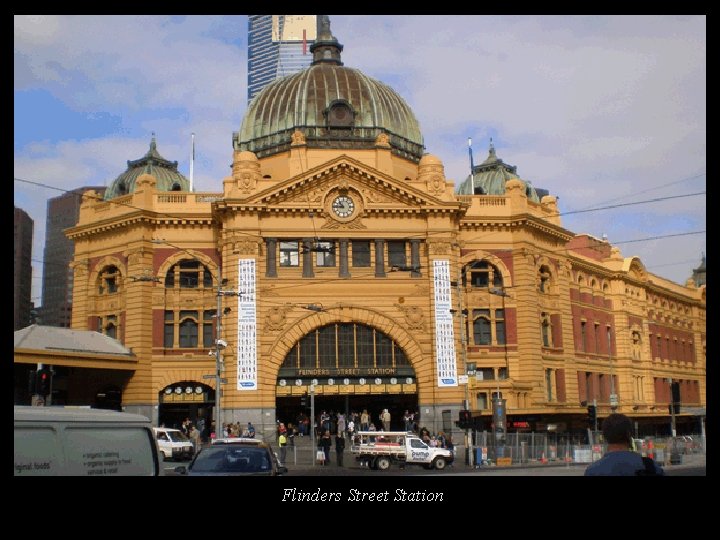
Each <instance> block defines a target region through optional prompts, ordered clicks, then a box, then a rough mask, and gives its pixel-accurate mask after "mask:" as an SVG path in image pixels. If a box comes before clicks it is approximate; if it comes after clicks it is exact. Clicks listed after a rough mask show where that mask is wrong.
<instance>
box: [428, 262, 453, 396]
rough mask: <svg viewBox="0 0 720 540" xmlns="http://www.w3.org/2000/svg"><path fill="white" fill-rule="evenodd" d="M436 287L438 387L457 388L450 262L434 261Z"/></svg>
mask: <svg viewBox="0 0 720 540" xmlns="http://www.w3.org/2000/svg"><path fill="white" fill-rule="evenodd" d="M433 283H434V286H435V356H436V358H437V377H438V386H457V385H458V380H457V361H456V358H455V336H454V331H453V316H452V313H451V312H450V309H451V308H452V295H451V293H450V261H446V260H441V261H433Z"/></svg>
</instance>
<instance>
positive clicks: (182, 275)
mask: <svg viewBox="0 0 720 540" xmlns="http://www.w3.org/2000/svg"><path fill="white" fill-rule="evenodd" d="M165 287H166V288H168V289H172V288H177V287H179V288H181V289H198V288H203V289H212V287H213V276H212V273H211V272H210V269H209V268H208V267H207V266H206V265H204V264H202V263H201V262H200V261H197V260H194V259H182V260H181V261H179V262H177V263H175V264H174V265H172V266H171V267H170V268H169V269H168V271H167V274H165Z"/></svg>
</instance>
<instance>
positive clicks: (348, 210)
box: [332, 195, 355, 218]
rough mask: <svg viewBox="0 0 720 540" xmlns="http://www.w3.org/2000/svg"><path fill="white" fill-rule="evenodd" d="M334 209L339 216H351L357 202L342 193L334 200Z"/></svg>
mask: <svg viewBox="0 0 720 540" xmlns="http://www.w3.org/2000/svg"><path fill="white" fill-rule="evenodd" d="M332 209H333V212H335V214H336V215H337V216H338V217H341V218H346V217H350V216H351V215H352V213H353V212H354V211H355V203H354V202H353V200H352V199H351V198H350V197H348V196H347V195H340V196H339V197H336V198H335V200H334V201H333V203H332Z"/></svg>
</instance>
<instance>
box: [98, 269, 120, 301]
mask: <svg viewBox="0 0 720 540" xmlns="http://www.w3.org/2000/svg"><path fill="white" fill-rule="evenodd" d="M120 277H121V276H120V270H118V267H117V266H115V265H112V264H111V265H109V266H106V267H105V268H103V269H102V270H101V271H100V274H99V275H98V294H114V293H116V292H118V289H119V287H120Z"/></svg>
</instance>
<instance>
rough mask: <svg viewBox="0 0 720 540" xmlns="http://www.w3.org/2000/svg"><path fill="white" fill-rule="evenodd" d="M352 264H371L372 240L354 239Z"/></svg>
mask: <svg viewBox="0 0 720 540" xmlns="http://www.w3.org/2000/svg"><path fill="white" fill-rule="evenodd" d="M352 265H353V266H370V241H369V240H368V241H366V240H353V242H352Z"/></svg>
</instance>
